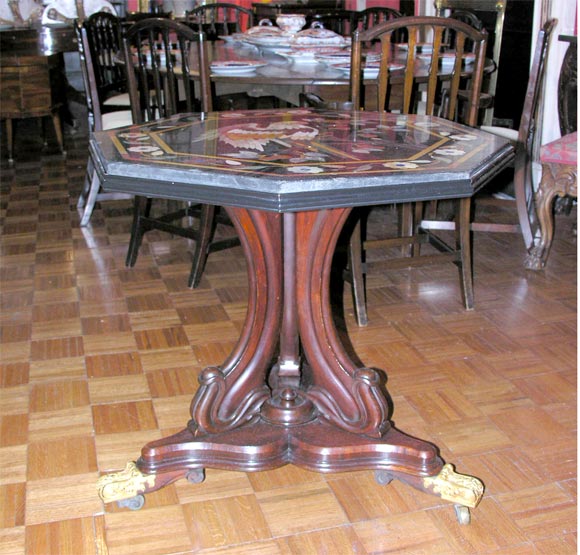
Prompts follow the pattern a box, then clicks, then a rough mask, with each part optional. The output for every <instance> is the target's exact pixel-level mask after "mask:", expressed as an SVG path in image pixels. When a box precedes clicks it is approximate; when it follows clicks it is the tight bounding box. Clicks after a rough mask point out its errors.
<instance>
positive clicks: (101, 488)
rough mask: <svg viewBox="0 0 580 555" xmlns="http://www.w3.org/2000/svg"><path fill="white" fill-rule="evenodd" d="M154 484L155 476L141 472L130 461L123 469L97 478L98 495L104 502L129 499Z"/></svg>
mask: <svg viewBox="0 0 580 555" xmlns="http://www.w3.org/2000/svg"><path fill="white" fill-rule="evenodd" d="M154 486H155V476H154V475H153V474H149V475H147V474H143V473H142V472H141V471H140V470H139V469H138V468H137V465H136V464H135V463H134V462H132V461H131V462H128V463H127V466H126V467H125V469H124V470H121V471H120V472H112V473H111V474H105V475H104V476H101V477H100V478H99V479H98V480H97V491H98V493H99V497H100V498H101V499H102V500H103V501H104V502H105V503H111V502H112V501H121V500H125V499H131V498H133V497H136V496H137V495H141V494H142V493H144V492H145V491H146V490H148V489H151V488H153V487H154Z"/></svg>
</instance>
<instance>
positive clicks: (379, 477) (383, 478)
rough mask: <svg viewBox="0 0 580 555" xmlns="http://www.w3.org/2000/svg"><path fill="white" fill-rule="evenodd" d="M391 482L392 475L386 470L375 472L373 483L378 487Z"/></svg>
mask: <svg viewBox="0 0 580 555" xmlns="http://www.w3.org/2000/svg"><path fill="white" fill-rule="evenodd" d="M392 481H393V475H392V474H391V473H390V472H387V471H386V470H375V482H376V483H377V484H379V485H380V486H386V485H388V484H390V483H391V482H392Z"/></svg>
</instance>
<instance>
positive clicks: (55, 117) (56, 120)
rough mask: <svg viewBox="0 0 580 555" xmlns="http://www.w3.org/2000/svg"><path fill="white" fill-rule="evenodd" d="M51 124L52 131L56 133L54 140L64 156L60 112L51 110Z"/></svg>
mask: <svg viewBox="0 0 580 555" xmlns="http://www.w3.org/2000/svg"><path fill="white" fill-rule="evenodd" d="M51 116H52V125H53V126H54V133H55V135H56V142H57V143H58V147H59V149H60V152H61V153H62V155H63V156H66V150H65V149H64V137H63V133H62V121H61V119H60V114H59V113H58V112H53V113H52V114H51Z"/></svg>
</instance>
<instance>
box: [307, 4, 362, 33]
mask: <svg viewBox="0 0 580 555" xmlns="http://www.w3.org/2000/svg"><path fill="white" fill-rule="evenodd" d="M357 20H358V12H355V11H353V10H330V11H322V10H321V11H320V12H319V13H315V14H312V15H309V16H306V25H307V26H308V27H309V28H310V27H312V25H313V24H320V25H322V26H323V27H324V28H325V29H329V30H330V31H334V32H335V33H337V34H339V35H342V36H343V37H350V36H351V35H352V33H353V31H354V30H355V28H356V25H357Z"/></svg>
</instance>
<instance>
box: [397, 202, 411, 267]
mask: <svg viewBox="0 0 580 555" xmlns="http://www.w3.org/2000/svg"><path fill="white" fill-rule="evenodd" d="M397 211H398V222H399V224H398V227H399V237H412V236H413V224H414V222H413V204H412V203H409V202H406V203H404V204H398V205H397ZM412 255H413V245H412V244H410V243H409V244H408V245H403V246H401V256H412Z"/></svg>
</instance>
